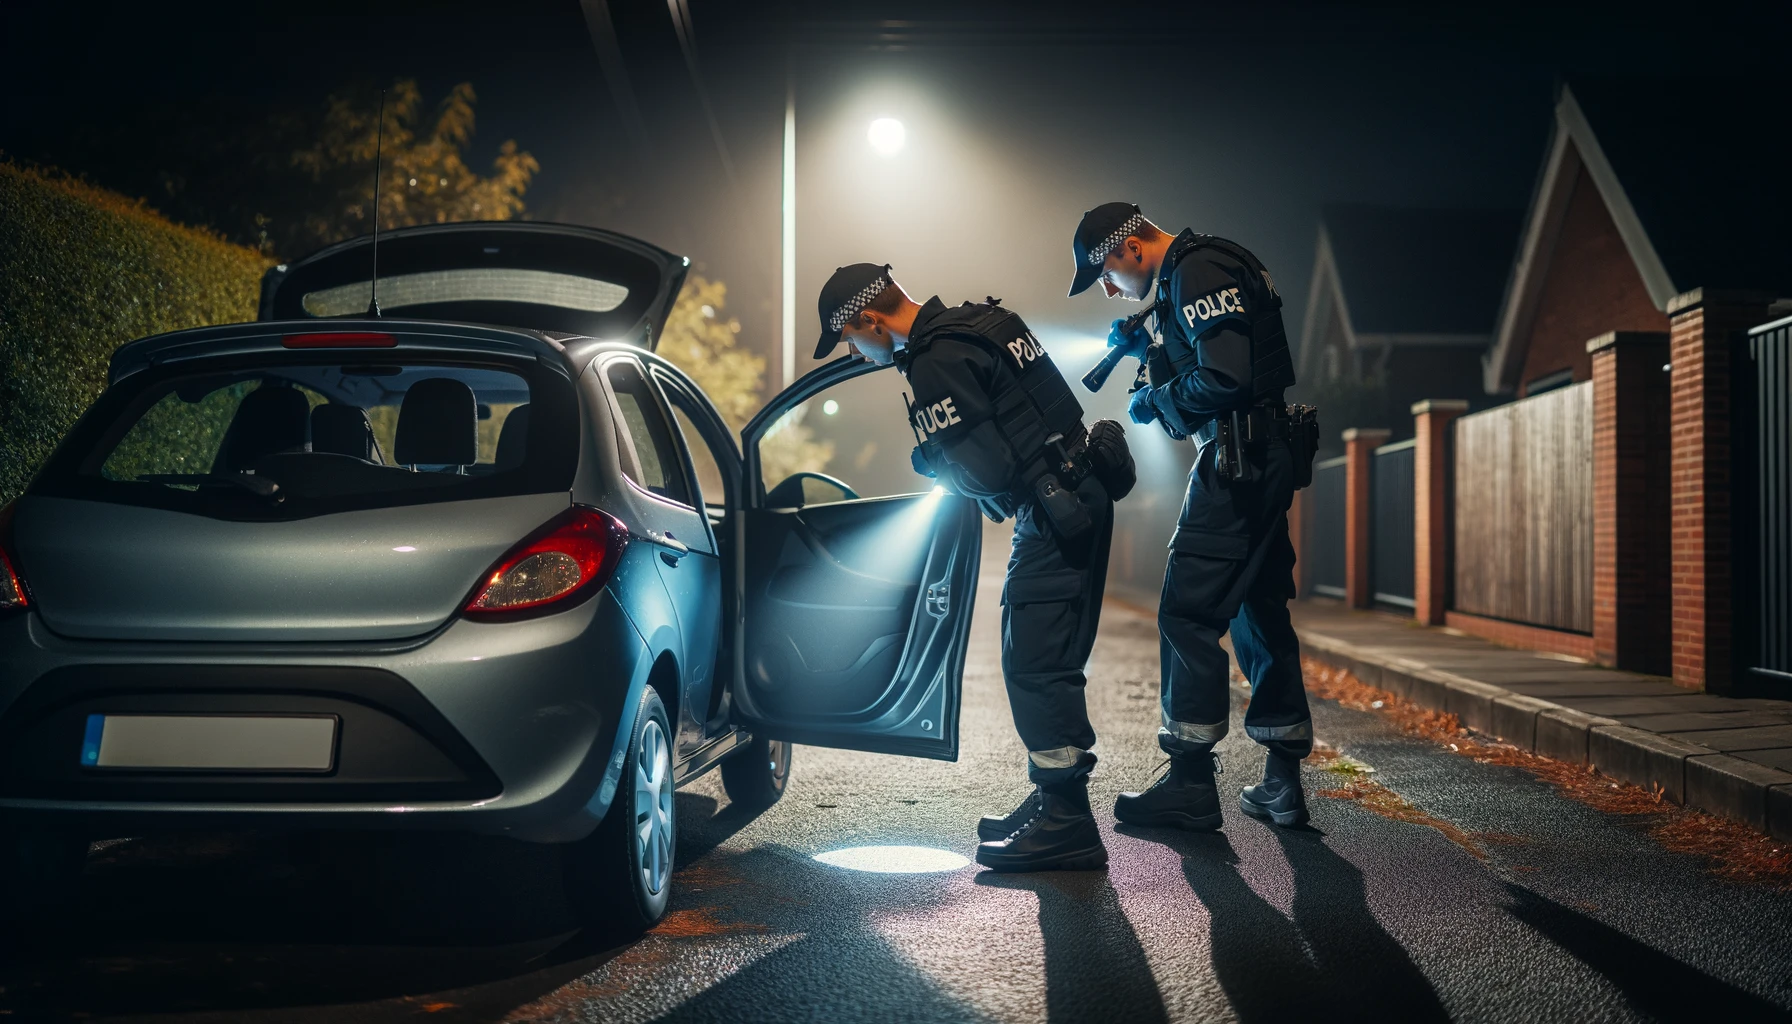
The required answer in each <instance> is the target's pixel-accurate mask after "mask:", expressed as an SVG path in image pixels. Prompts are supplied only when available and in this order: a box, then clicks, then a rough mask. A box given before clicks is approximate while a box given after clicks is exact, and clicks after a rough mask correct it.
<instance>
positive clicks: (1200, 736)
mask: <svg viewBox="0 0 1792 1024" xmlns="http://www.w3.org/2000/svg"><path fill="white" fill-rule="evenodd" d="M1226 731H1227V724H1226V720H1225V719H1223V718H1222V719H1220V720H1219V721H1217V722H1213V723H1201V722H1178V721H1176V720H1174V719H1172V718H1165V719H1164V720H1163V725H1162V726H1161V727H1160V728H1159V729H1158V730H1157V745H1158V746H1160V747H1162V748H1163V750H1164V753H1166V754H1205V753H1207V752H1208V751H1210V750H1212V749H1213V748H1214V746H1215V745H1216V744H1218V743H1219V741H1221V740H1223V739H1225V738H1226Z"/></svg>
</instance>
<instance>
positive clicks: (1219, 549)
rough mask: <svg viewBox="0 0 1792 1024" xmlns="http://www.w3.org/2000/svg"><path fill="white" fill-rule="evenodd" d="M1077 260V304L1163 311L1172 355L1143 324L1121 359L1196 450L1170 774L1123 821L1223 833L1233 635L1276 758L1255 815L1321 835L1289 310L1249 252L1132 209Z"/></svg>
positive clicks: (1170, 704)
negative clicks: (1309, 800) (1310, 789)
mask: <svg viewBox="0 0 1792 1024" xmlns="http://www.w3.org/2000/svg"><path fill="white" fill-rule="evenodd" d="M1072 248H1073V251H1074V253H1075V256H1076V277H1075V279H1074V281H1073V282H1072V283H1071V286H1070V294H1072V295H1076V294H1077V293H1079V292H1082V291H1083V290H1085V289H1087V288H1088V287H1089V286H1090V285H1092V284H1094V283H1096V282H1097V281H1099V282H1101V286H1102V288H1103V290H1104V291H1105V292H1106V293H1107V295H1108V297H1109V298H1125V299H1132V300H1135V301H1137V300H1142V299H1145V298H1147V297H1152V298H1154V299H1155V300H1156V307H1155V308H1156V312H1155V314H1154V317H1153V319H1154V320H1155V321H1156V325H1157V333H1158V334H1159V335H1161V342H1160V343H1154V342H1153V339H1152V336H1151V334H1150V333H1149V332H1148V331H1146V330H1145V329H1144V328H1143V327H1140V328H1138V329H1136V330H1135V331H1134V332H1133V333H1131V334H1130V335H1124V336H1123V335H1122V333H1121V332H1122V331H1123V330H1124V325H1123V323H1122V322H1121V321H1118V320H1117V321H1115V329H1114V331H1113V332H1112V333H1111V334H1110V336H1109V339H1108V344H1109V345H1110V346H1116V347H1120V348H1123V349H1125V350H1127V351H1128V352H1129V353H1130V354H1134V355H1138V356H1140V357H1141V358H1142V359H1145V360H1146V362H1147V365H1148V366H1149V368H1150V381H1151V383H1150V386H1147V387H1141V388H1140V389H1138V390H1137V391H1135V392H1134V393H1133V396H1132V400H1131V405H1130V407H1129V409H1128V413H1129V415H1130V416H1131V418H1132V420H1133V421H1134V422H1135V423H1141V424H1149V423H1153V422H1155V423H1157V424H1158V425H1159V426H1160V427H1162V429H1163V430H1164V432H1165V433H1167V434H1168V435H1169V436H1170V437H1171V438H1173V439H1176V440H1181V439H1184V438H1189V439H1192V440H1193V441H1194V443H1195V446H1196V447H1195V462H1194V467H1193V468H1192V469H1191V470H1190V472H1189V478H1188V492H1187V495H1186V497H1185V498H1184V499H1183V504H1182V513H1181V516H1180V518H1179V519H1178V520H1177V524H1176V532H1175V534H1174V535H1173V536H1172V537H1171V539H1170V556H1169V565H1168V567H1167V568H1166V569H1165V572H1164V587H1163V598H1162V602H1161V603H1160V604H1159V606H1158V613H1157V622H1158V631H1159V635H1160V643H1159V651H1160V657H1161V658H1162V669H1161V671H1162V676H1161V682H1162V689H1161V695H1162V710H1163V720H1162V727H1161V728H1160V729H1159V730H1158V743H1159V745H1161V746H1162V747H1163V749H1164V750H1165V752H1167V753H1168V754H1169V755H1170V761H1169V771H1168V772H1167V773H1166V774H1165V775H1163V776H1162V777H1160V778H1159V779H1158V780H1157V781H1156V782H1155V783H1154V784H1153V785H1152V786H1151V787H1150V788H1149V789H1147V790H1146V791H1144V792H1142V793H1123V794H1121V796H1120V797H1119V799H1118V800H1116V801H1115V803H1114V815H1115V817H1117V818H1119V819H1120V820H1121V821H1124V822H1129V823H1132V824H1137V825H1163V826H1175V827H1180V828H1188V829H1211V828H1217V827H1219V824H1220V804H1219V796H1218V793H1217V791H1216V787H1215V783H1214V773H1215V770H1216V769H1217V768H1218V757H1217V756H1215V755H1214V754H1213V748H1214V746H1215V744H1217V743H1219V741H1220V740H1221V739H1222V738H1223V737H1224V736H1225V735H1226V730H1227V719H1228V711H1229V708H1230V701H1229V695H1228V692H1227V681H1228V662H1227V658H1226V652H1225V651H1224V650H1223V649H1221V647H1220V637H1221V636H1223V635H1225V634H1226V633H1227V632H1228V631H1230V632H1231V634H1232V648H1233V651H1234V652H1235V653H1236V654H1237V656H1238V664H1239V667H1240V668H1241V669H1243V670H1244V674H1245V676H1246V677H1247V678H1248V679H1249V680H1250V684H1251V702H1250V707H1249V708H1248V709H1247V710H1246V712H1245V716H1244V729H1245V733H1246V735H1248V736H1250V737H1251V738H1252V739H1254V740H1256V741H1257V742H1259V743H1261V744H1263V745H1264V746H1265V747H1267V748H1268V749H1269V757H1268V764H1267V766H1266V768H1265V769H1264V775H1263V781H1262V783H1260V784H1259V785H1256V786H1249V787H1246V788H1245V789H1244V791H1243V792H1242V793H1241V794H1240V797H1239V804H1240V806H1241V807H1242V808H1243V810H1244V811H1245V813H1247V814H1250V815H1252V816H1253V817H1257V818H1263V819H1266V820H1272V821H1274V822H1275V823H1276V824H1278V825H1298V824H1300V823H1302V822H1305V821H1306V820H1307V807H1306V799H1305V796H1304V794H1303V793H1302V791H1301V784H1300V761H1301V759H1302V758H1304V757H1306V756H1307V754H1308V753H1310V752H1311V751H1312V747H1313V724H1312V718H1311V716H1310V714H1309V713H1308V710H1307V694H1306V689H1305V687H1304V685H1303V683H1302V681H1301V670H1300V643H1299V641H1298V640H1297V639H1296V638H1295V635H1294V627H1293V626H1292V624H1291V623H1290V622H1289V619H1288V599H1289V598H1291V597H1293V596H1294V548H1293V546H1292V545H1291V544H1290V543H1289V541H1288V516H1287V513H1288V507H1289V505H1290V504H1291V503H1292V502H1293V496H1294V488H1295V478H1296V475H1297V473H1298V472H1299V471H1301V470H1302V469H1307V468H1308V467H1310V465H1311V454H1310V451H1303V450H1302V449H1303V445H1301V444H1299V443H1296V444H1294V445H1292V446H1291V444H1290V438H1291V436H1292V435H1293V434H1294V433H1295V432H1294V431H1291V429H1290V426H1289V419H1288V414H1287V409H1286V407H1285V406H1284V404H1283V401H1282V393H1283V389H1285V388H1287V387H1289V386H1290V385H1292V384H1293V383H1294V366H1293V363H1292V361H1291V360H1290V358H1289V354H1288V343H1287V339H1286V337H1285V335H1284V334H1283V330H1282V314H1281V305H1282V300H1281V297H1280V296H1279V295H1277V294H1276V289H1275V284H1274V283H1273V282H1272V281H1271V280H1270V276H1269V271H1267V270H1265V269H1264V267H1263V264H1262V263H1261V262H1260V261H1258V259H1257V257H1255V256H1253V255H1252V254H1251V253H1250V252H1249V251H1248V250H1246V249H1245V248H1244V247H1243V246H1241V245H1238V244H1237V243H1236V242H1230V241H1227V240H1225V239H1223V238H1216V237H1214V236H1212V235H1198V234H1195V233H1194V232H1193V231H1183V232H1182V233H1181V234H1179V235H1175V236H1173V237H1172V236H1171V235H1169V234H1167V233H1165V232H1164V231H1161V230H1159V229H1158V227H1157V226H1156V225H1154V224H1152V223H1151V222H1150V221H1149V220H1146V219H1145V217H1144V216H1143V215H1142V214H1141V213H1140V212H1139V208H1138V207H1137V206H1134V205H1132V204H1131V203H1107V204H1105V205H1102V206H1098V207H1096V208H1095V209H1093V210H1090V211H1089V212H1088V213H1086V214H1084V215H1083V220H1082V223H1081V224H1080V225H1078V227H1077V230H1076V235H1075V238H1074V240H1073V242H1072ZM1301 458H1304V459H1305V460H1306V464H1305V466H1303V465H1301V464H1300V463H1299V462H1298V461H1297V460H1299V459H1301Z"/></svg>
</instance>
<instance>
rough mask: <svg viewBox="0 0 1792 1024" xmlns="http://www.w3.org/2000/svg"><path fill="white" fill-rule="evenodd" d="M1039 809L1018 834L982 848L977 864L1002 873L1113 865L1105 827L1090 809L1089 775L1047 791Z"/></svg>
mask: <svg viewBox="0 0 1792 1024" xmlns="http://www.w3.org/2000/svg"><path fill="white" fill-rule="evenodd" d="M1038 793H1039V809H1038V812H1037V813H1035V814H1034V815H1033V817H1032V818H1031V819H1029V820H1028V821H1027V823H1026V824H1024V825H1022V826H1021V827H1020V828H1019V829H1017V830H1016V831H1015V832H1014V834H1013V835H1011V836H1009V837H1008V838H1006V839H1003V840H1001V841H999V842H994V843H983V844H981V845H979V846H978V847H977V863H979V864H981V865H983V866H984V867H987V868H994V869H995V870H997V871H1053V870H1063V871H1084V870H1089V869H1092V868H1103V867H1106V866H1107V863H1108V851H1107V847H1105V846H1103V845H1101V830H1100V829H1099V828H1097V827H1096V825H1095V816H1094V815H1093V814H1091V813H1090V812H1089V780H1088V778H1087V777H1085V778H1081V779H1077V780H1076V781H1074V782H1066V783H1063V784H1061V785H1057V786H1053V787H1051V788H1050V789H1047V788H1046V787H1044V786H1040V787H1039V789H1038Z"/></svg>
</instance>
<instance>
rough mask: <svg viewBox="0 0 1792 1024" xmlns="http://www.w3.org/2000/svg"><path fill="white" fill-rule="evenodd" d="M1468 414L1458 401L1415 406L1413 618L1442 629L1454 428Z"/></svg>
mask: <svg viewBox="0 0 1792 1024" xmlns="http://www.w3.org/2000/svg"><path fill="white" fill-rule="evenodd" d="M1467 411H1468V403H1467V402H1465V401H1462V400H1461V399H1457V398H1432V399H1427V400H1426V401H1423V402H1418V403H1416V404H1414V405H1413V407H1412V416H1413V424H1412V425H1413V438H1414V440H1415V442H1416V443H1415V444H1414V445H1413V450H1412V457H1413V458H1412V481H1413V483H1412V486H1413V505H1412V513H1413V538H1412V543H1413V548H1412V599H1413V617H1414V618H1416V619H1418V620H1419V624H1420V625H1424V626H1441V625H1443V624H1444V612H1445V611H1446V610H1447V609H1448V607H1449V595H1450V539H1451V538H1450V512H1451V508H1450V504H1449V495H1450V474H1451V472H1452V467H1451V465H1450V424H1451V423H1454V422H1455V421H1456V417H1458V416H1461V415H1462V414H1463V413H1465V412H1467Z"/></svg>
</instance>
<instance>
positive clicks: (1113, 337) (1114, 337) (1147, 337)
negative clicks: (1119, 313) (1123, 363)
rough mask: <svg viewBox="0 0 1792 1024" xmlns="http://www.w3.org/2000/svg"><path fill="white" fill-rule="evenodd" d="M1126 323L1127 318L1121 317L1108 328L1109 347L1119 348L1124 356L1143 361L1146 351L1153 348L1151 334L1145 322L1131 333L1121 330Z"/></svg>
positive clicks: (1140, 322)
mask: <svg viewBox="0 0 1792 1024" xmlns="http://www.w3.org/2000/svg"><path fill="white" fill-rule="evenodd" d="M1125 323H1126V318H1125V317H1121V318H1120V319H1118V320H1115V321H1114V322H1113V323H1112V324H1110V325H1109V326H1108V347H1109V348H1117V349H1119V350H1120V351H1121V353H1122V354H1124V355H1129V356H1132V357H1133V358H1134V359H1140V360H1142V359H1144V358H1145V350H1146V349H1147V348H1150V347H1151V332H1150V331H1148V330H1146V329H1145V322H1144V321H1143V320H1141V321H1139V325H1138V326H1137V327H1134V328H1133V329H1132V330H1130V331H1122V330H1121V328H1122V326H1123V325H1124V324H1125Z"/></svg>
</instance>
